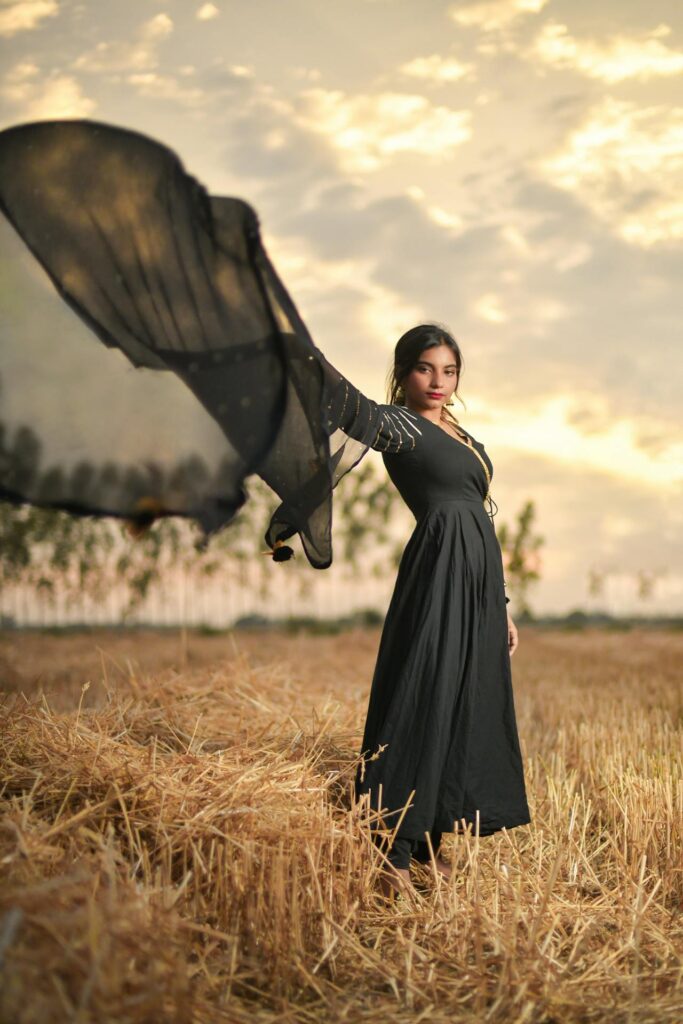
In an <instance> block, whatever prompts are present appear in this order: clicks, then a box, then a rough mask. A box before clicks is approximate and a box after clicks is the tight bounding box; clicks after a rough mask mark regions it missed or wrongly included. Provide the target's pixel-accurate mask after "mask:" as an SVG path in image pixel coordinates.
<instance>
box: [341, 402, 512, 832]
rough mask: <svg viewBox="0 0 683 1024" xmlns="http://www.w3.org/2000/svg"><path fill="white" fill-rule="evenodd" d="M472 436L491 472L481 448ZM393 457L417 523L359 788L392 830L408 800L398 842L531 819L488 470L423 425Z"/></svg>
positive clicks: (376, 681) (374, 692)
mask: <svg viewBox="0 0 683 1024" xmlns="http://www.w3.org/2000/svg"><path fill="white" fill-rule="evenodd" d="M464 433H466V434H467V437H468V438H470V440H471V442H472V444H473V445H475V447H476V449H477V451H478V452H479V453H480V455H481V458H482V459H484V460H485V462H486V464H487V466H488V469H489V474H490V475H491V476H492V475H493V466H492V463H491V460H490V459H489V457H488V455H487V453H486V450H485V448H484V445H483V444H481V443H480V442H478V441H476V440H475V439H474V438H472V437H471V435H470V434H468V433H467V432H466V431H464ZM383 460H384V463H385V465H386V468H387V471H388V473H389V475H390V477H391V479H392V481H393V482H394V484H395V485H396V487H397V488H398V490H399V492H400V494H401V496H402V498H403V500H404V501H405V502H406V504H407V505H408V506H409V508H410V509H411V511H412V512H413V514H414V516H415V519H416V524H415V527H414V530H413V532H412V535H411V537H410V539H409V540H408V543H407V544H406V547H405V549H404V551H403V555H402V557H401V561H400V565H399V570H398V575H397V578H396V584H395V587H394V591H393V595H392V598H391V602H390V605H389V608H388V611H387V615H386V618H385V621H384V627H383V631H382V636H381V640H380V646H379V652H378V656H377V663H376V667H375V672H374V677H373V680H372V688H371V692H370V701H369V707H368V714H367V720H366V724H365V732H364V735H363V741H362V753H363V755H364V763H363V764H361V766H360V768H359V772H358V777H357V780H356V793H357V795H360V794H362V793H370V795H371V801H370V802H371V805H372V808H373V809H374V810H376V811H379V810H386V811H387V813H385V814H384V815H383V817H384V822H385V825H386V826H387V827H388V828H390V829H394V828H395V826H396V824H397V823H398V821H399V818H400V817H401V813H402V809H403V808H404V806H406V805H409V806H408V810H407V811H406V812H405V814H404V815H403V817H402V820H401V824H400V827H399V828H398V830H397V832H396V835H397V836H398V837H399V838H408V839H415V840H422V839H424V836H425V832H429V833H433V832H434V831H438V832H451V831H457V830H458V829H459V828H463V824H462V823H464V824H465V825H466V824H467V823H471V824H472V827H473V830H476V829H477V828H478V831H479V834H480V835H489V834H491V833H493V832H496V831H498V830H499V829H501V828H503V827H505V828H513V827H514V826H516V825H524V824H527V823H528V822H529V821H530V815H529V808H528V805H527V799H526V792H525V785H524V772H523V765H522V758H521V754H520V747H519V739H518V734H517V724H516V718H515V708H514V699H513V691H512V680H511V665H510V655H509V651H508V646H507V613H506V604H505V594H504V583H503V566H502V557H501V550H500V546H499V543H498V540H497V538H496V534H495V530H494V528H493V524H492V522H491V519H490V517H489V515H488V514H487V512H486V510H485V507H484V501H483V499H484V496H485V495H486V493H487V479H486V473H485V471H484V468H483V466H482V465H481V462H480V460H479V458H477V456H476V455H475V454H474V452H473V451H471V450H470V449H469V448H468V447H467V445H466V444H465V443H464V442H462V441H459V440H457V439H456V438H455V437H452V436H451V435H450V434H448V433H447V432H446V431H445V430H444V429H442V428H441V427H440V426H438V424H436V423H434V422H432V421H431V420H428V419H426V418H425V417H420V419H419V423H418V429H417V434H416V443H415V446H414V447H410V448H407V449H405V450H401V451H399V452H395V453H386V452H385V453H384V454H383ZM380 750H381V752H380V753H379V756H378V757H377V758H376V759H371V757H372V755H374V754H376V753H377V752H378V751H380ZM380 794H381V803H380ZM411 796H412V799H411Z"/></svg>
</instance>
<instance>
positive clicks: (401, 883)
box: [379, 864, 415, 897]
mask: <svg viewBox="0 0 683 1024" xmlns="http://www.w3.org/2000/svg"><path fill="white" fill-rule="evenodd" d="M379 884H380V889H381V892H382V895H383V896H385V897H389V896H396V895H399V894H406V895H408V894H410V895H412V894H413V893H414V891H415V890H414V889H413V883H412V882H411V880H410V871H409V870H408V868H396V867H394V865H393V864H388V865H386V866H385V867H384V868H383V869H382V872H381V874H380V882H379Z"/></svg>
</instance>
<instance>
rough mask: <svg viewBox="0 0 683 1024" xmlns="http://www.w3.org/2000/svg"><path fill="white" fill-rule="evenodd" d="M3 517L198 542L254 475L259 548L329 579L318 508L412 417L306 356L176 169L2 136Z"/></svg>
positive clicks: (407, 431)
mask: <svg viewBox="0 0 683 1024" xmlns="http://www.w3.org/2000/svg"><path fill="white" fill-rule="evenodd" d="M0 209H2V212H3V213H4V215H5V217H4V218H3V219H0V324H1V326H0V330H1V334H0V353H1V355H0V498H2V499H3V500H6V501H12V502H15V503H18V504H19V503H30V504H34V505H39V506H43V507H52V508H59V509H64V510H67V511H70V512H72V513H76V514H82V515H112V516H119V517H122V518H126V519H131V520H134V521H138V522H140V523H144V522H149V521H153V520H154V519H155V518H158V517H160V516H166V515H180V516H185V517H189V518H192V519H194V520H195V521H196V522H197V523H198V524H199V526H200V528H201V530H202V532H203V535H204V540H205V542H207V541H208V538H209V537H210V536H211V535H212V534H214V533H215V532H217V531H218V530H220V529H222V528H223V527H224V526H226V525H227V524H228V523H229V522H230V521H231V520H232V519H233V518H234V516H235V514H236V512H237V511H238V510H239V509H240V508H241V507H242V506H243V504H244V503H245V501H246V499H247V490H246V487H245V481H246V479H247V478H248V477H249V476H250V475H251V474H258V475H259V476H260V477H261V478H262V479H263V480H264V481H265V482H266V483H267V484H268V485H269V486H270V487H271V488H272V489H273V490H274V492H275V493H276V494H277V496H278V497H279V499H280V502H281V504H280V505H279V506H278V507H277V508H276V510H275V512H274V514H273V516H272V519H271V522H270V524H269V526H268V530H267V532H266V541H267V543H268V545H269V546H270V547H273V548H274V547H276V546H277V545H278V542H282V541H284V540H285V539H287V538H289V537H291V536H293V535H294V534H295V533H298V534H299V535H300V538H301V541H302V545H303V548H304V551H305V553H306V556H307V558H308V560H309V562H310V563H311V565H313V566H314V567H315V568H319V569H324V568H326V567H327V566H329V565H330V563H331V561H332V547H331V515H332V490H333V488H334V486H336V484H337V483H338V481H339V480H340V479H341V477H342V476H343V475H344V473H346V472H347V471H348V470H349V469H350V468H351V467H352V466H354V465H356V464H357V463H358V462H359V461H360V459H361V458H362V457H363V456H364V455H365V453H366V452H367V451H368V449H369V448H370V447H372V448H375V449H377V450H380V451H385V452H398V451H401V450H403V449H406V448H408V447H411V446H414V444H415V436H416V432H415V429H414V424H415V421H416V416H415V414H414V413H412V412H410V411H409V410H407V409H404V408H401V407H395V406H390V405H381V404H378V403H376V402H374V401H372V400H371V399H368V398H366V396H364V395H363V394H361V393H360V392H359V391H358V389H356V388H355V387H354V386H353V385H352V384H351V383H350V382H349V381H348V380H347V379H346V378H345V377H344V376H343V375H342V374H340V373H339V372H338V371H337V370H336V369H335V368H334V367H333V366H332V365H331V364H330V363H329V362H328V361H327V360H326V359H325V357H324V356H323V355H322V353H321V352H320V351H319V349H318V348H317V347H316V346H315V344H314V343H313V341H312V339H311V337H310V335H309V332H308V330H307V329H306V326H305V324H304V323H303V321H302V319H301V317H300V316H299V314H298V312H297V310H296V307H295V305H294V303H293V302H292V300H291V297H290V296H289V295H288V293H287V291H286V289H285V287H284V285H283V284H282V282H281V280H280V279H279V277H278V274H277V273H276V271H275V269H274V267H273V265H272V263H271V261H270V260H269V258H268V255H267V253H266V251H265V249H264V246H263V243H262V240H261V237H260V231H259V221H258V216H257V214H256V211H255V210H254V209H253V208H252V207H251V206H250V205H249V204H248V203H246V202H244V201H243V200H241V199H238V198H230V197H216V196H211V195H210V194H209V193H208V192H207V190H206V189H205V188H204V186H203V185H201V184H200V182H198V181H197V180H196V179H195V178H194V177H192V176H191V175H189V174H188V173H187V172H186V171H185V169H184V167H183V165H182V163H181V161H180V160H179V158H178V157H177V155H176V154H175V153H174V152H173V151H172V150H171V149H169V148H168V147H167V146H164V145H162V144H160V143H158V142H156V141H154V140H152V139H150V138H148V137H147V136H145V135H142V134H140V133H138V132H134V131H130V130H127V129H124V128H120V127H117V126H113V125H108V124H103V123H99V122H95V121H90V120H68V121H42V122H31V123H27V124H21V125H16V126H14V127H12V128H9V129H6V130H5V131H3V132H0Z"/></svg>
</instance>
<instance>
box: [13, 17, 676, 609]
mask: <svg viewBox="0 0 683 1024" xmlns="http://www.w3.org/2000/svg"><path fill="white" fill-rule="evenodd" d="M0 46H1V47H2V71H1V74H0V127H7V126H8V125H11V124H15V123H18V122H22V121H30V120H40V119H43V118H55V117H88V118H93V119H96V120H102V121H108V122H111V123H114V124H119V125H123V126H127V127H131V128H135V129H137V130H138V131H142V132H145V133H146V134H148V135H151V136H152V137H154V138H156V139H158V140H159V141H162V142H164V143H166V144H167V145H169V146H171V147H172V148H173V149H175V150H176V152H177V153H178V154H179V155H180V157H181V159H182V160H183V163H184V165H185V167H186V169H187V170H188V171H189V172H190V173H192V174H194V175H195V176H196V177H198V178H199V179H200V180H201V181H202V182H203V183H204V184H205V185H206V186H207V188H208V189H209V191H210V192H212V193H214V194H218V195H236V196H240V197H242V198H244V199H246V200H248V201H249V202H250V203H252V205H253V206H254V207H255V208H256V209H257V211H258V213H259V217H260V220H261V225H262V234H263V238H264V241H265V244H266V247H267V248H268V250H269V252H270V255H271V257H272V259H273V261H274V263H275V265H276V267H277V268H278V270H279V272H280V274H281V275H282V277H283V279H284V281H285V283H286V284H287V287H288V288H289V290H290V292H291V294H292V296H293V298H294V299H295V301H296V303H297V305H298V307H299V310H300V312H301V313H302V315H303V318H304V320H305V321H306V322H307V324H308V326H309V328H310V330H311V333H312V335H313V337H314V339H315V340H316V344H317V345H318V346H319V347H320V348H321V349H322V351H323V352H324V353H325V355H326V356H327V358H328V359H329V360H330V361H331V362H332V363H334V364H335V365H336V366H337V367H338V368H339V369H340V370H341V371H342V372H343V373H344V374H345V375H346V376H347V377H349V379H350V380H351V381H352V382H353V383H354V384H355V385H356V386H358V387H360V388H361V390H363V391H364V392H365V393H366V394H367V395H369V396H370V397H373V398H375V399H376V400H377V401H386V397H385V392H384V382H385V378H386V374H387V371H388V369H389V366H390V363H391V358H392V353H393V348H394V345H395V343H396V341H397V340H398V337H399V336H400V335H401V334H402V333H403V331H405V330H407V329H408V328H409V327H411V326H413V325H414V324H416V323H419V322H421V321H423V320H436V321H439V322H441V323H444V324H445V325H447V326H448V327H449V328H450V329H451V331H452V332H453V333H454V335H455V336H456V338H457V339H458V341H459V343H460V345H461V348H462V350H463V354H464V360H465V371H464V374H463V376H462V381H461V386H460V393H461V396H462V398H463V399H464V401H465V403H466V409H464V408H463V407H462V406H461V405H458V406H457V407H456V415H458V416H459V418H460V419H461V421H462V422H463V424H464V425H465V427H466V428H467V429H468V430H469V431H470V433H472V434H474V436H475V437H476V438H478V439H479V440H480V441H482V442H483V443H484V444H485V445H486V450H487V452H488V453H489V455H490V457H491V459H492V461H493V463H494V467H495V470H494V477H493V483H492V494H493V496H494V499H495V501H496V502H497V504H498V506H499V512H498V516H497V519H496V522H497V523H500V522H511V521H512V520H513V519H514V518H515V517H516V515H517V513H518V511H519V510H520V509H521V507H522V505H523V503H524V502H525V501H527V500H533V501H534V502H535V505H536V511H537V530H538V532H540V533H541V534H542V535H543V537H544V538H545V544H544V547H543V566H542V572H543V580H542V582H541V583H540V585H538V586H537V587H536V589H535V591H534V593H533V606H534V609H535V610H536V611H538V612H543V611H548V612H562V611H565V610H568V609H571V608H574V607H578V606H584V607H594V606H596V605H601V606H603V607H606V608H608V609H609V610H612V611H640V612H643V613H647V612H648V611H653V612H654V611H660V612H670V613H675V612H678V613H679V614H680V613H681V612H683V564H682V562H683V560H682V559H681V554H680V551H681V533H682V531H683V501H682V499H683V435H682V431H681V418H682V417H681V403H682V393H683V356H682V355H681V352H682V349H683V331H682V322H683V288H682V287H681V277H682V270H683V258H682V255H683V244H682V243H683V87H682V83H683V6H682V5H681V2H680V0H662V2H658V0H653V2H644V0H628V2H627V0H604V2H603V3H595V0H591V2H590V3H589V2H586V0H484V2H477V0H475V2H455V3H439V2H434V0H413V2H401V0H346V2H344V3H341V2H334V0H330V2H328V3H313V2H306V0H298V2H294V0H269V2H265V0H252V2H250V3H248V4H247V3H245V2H243V3H237V2H235V0H233V2H225V0H220V2H216V3H204V4H202V3H193V2H188V0H176V2H173V0H136V2H134V3H133V2H129V0H117V2H116V3H114V4H104V3H96V2H92V3H77V2H71V0H24V2H7V0H1V2H0ZM369 458H373V459H376V460H377V462H378V466H379V468H381V466H382V464H381V458H380V457H379V455H376V454H374V453H373V454H372V455H370V456H369ZM591 570H598V571H606V572H608V573H611V574H612V577H611V583H609V585H608V587H607V590H606V593H605V595H604V598H603V599H601V600H598V601H596V600H595V599H591V598H590V597H589V595H588V574H589V572H590V571H591ZM311 571H313V570H311ZM639 571H645V572H658V573H661V574H662V575H661V578H660V580H659V582H658V584H657V586H656V588H655V592H654V596H653V597H652V598H651V599H650V600H649V601H644V600H639V599H638V596H637V590H636V585H635V582H634V579H635V574H636V573H638V572H639Z"/></svg>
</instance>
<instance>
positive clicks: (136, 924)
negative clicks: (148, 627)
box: [0, 628, 683, 1024]
mask: <svg viewBox="0 0 683 1024" xmlns="http://www.w3.org/2000/svg"><path fill="white" fill-rule="evenodd" d="M378 642H379V631H378V630H367V631H365V630H357V631H354V632H353V633H345V634H343V635H339V636H335V635H329V636H321V635H318V636H311V635H307V634H304V633H299V634H291V633H285V632H276V631H254V632H247V631H235V632H231V633H226V634H224V635H217V636H202V635H200V634H198V633H194V632H191V631H190V632H188V633H187V634H185V635H181V634H179V633H167V632H154V631H139V632H138V631H135V632H130V633H127V632H110V631H106V630H93V631H89V632H87V633H83V634H65V635H61V636H60V635H56V634H50V633H38V632H36V633H22V632H15V631H7V632H4V633H1V634H0V676H1V680H2V689H3V691H4V693H3V695H2V697H1V698H0V699H1V706H2V717H3V722H2V734H1V735H2V739H1V741H0V750H1V757H2V771H1V777H2V783H1V789H0V796H1V800H2V808H1V814H2V819H1V828H0V879H1V883H2V888H1V890H0V961H1V963H2V978H1V985H0V1019H1V1020H2V1021H7V1022H16V1024H34V1022H35V1024H38V1022H40V1024H45V1022H47V1024H51V1022H61V1021H67V1020H68V1021H78V1022H84V1024H85V1022H93V1024H94V1022H102V1021H121V1022H123V1021H125V1022H130V1024H138V1022H143V1021H144V1022H147V1021H148V1022H150V1024H151V1022H155V1024H156V1022H167V1021H168V1022H170V1021H176V1022H185V1021H187V1022H204V1021H206V1022H213V1021H216V1022H220V1021H226V1022H228V1021H229V1022H241V1021H244V1022H246V1021H257V1022H264V1024H265V1022H268V1024H270V1022H275V1021H277V1022H292V1024H294V1022H297V1024H299V1022H301V1024H304V1022H318V1021H322V1022H326V1021H329V1022H332V1021H348V1022H351V1024H355V1022H361V1021H368V1022H369V1021H377V1022H380V1021H381V1022H385V1021H387V1020H389V1021H399V1022H404V1021H405V1022H408V1021H410V1022H415V1024H417V1022H418V1021H438V1022H444V1024H446V1022H449V1024H452V1022H457V1021H486V1022H489V1021H490V1022H501V1024H502V1022H505V1024H511V1022H528V1024H535V1022H538V1024H554V1022H557V1024H560V1022H561V1024H571V1022H579V1021H580V1022H587V1021H609V1022H624V1024H626V1022H638V1024H649V1022H671V1024H679V1022H680V1021H681V1020H682V1019H683V916H682V914H681V911H682V909H683V779H682V767H681V766H682V758H681V754H682V751H683V744H682V735H683V691H682V688H681V685H680V676H681V664H682V663H683V635H680V634H678V633H674V632H669V633H667V632H655V631H649V630H632V631H629V632H601V631H585V632H559V631H558V632H544V631H540V630H538V631H537V630H534V629H532V628H522V629H521V630H520V648H519V651H518V652H517V653H516V654H515V655H514V657H513V673H514V681H515V695H516V707H517V716H518V725H519V732H520V738H521V742H522V750H523V754H524V758H525V770H526V778H527V787H528V794H529V804H530V807H531V812H532V818H533V822H532V824H531V825H529V826H524V827H522V828H518V829H512V830H511V831H510V832H509V833H499V834H497V835H495V836H492V837H488V838H482V839H479V838H478V837H476V836H471V835H465V836H463V835H460V836H449V837H448V842H447V845H446V851H447V854H448V855H450V857H451V859H452V862H453V864H454V866H455V870H454V874H453V878H452V880H451V881H450V882H449V883H445V882H443V881H441V880H438V881H437V880H436V878H435V877H434V876H433V874H432V872H431V870H430V869H429V868H427V869H425V868H419V869H418V868H416V869H415V872H414V880H415V882H416V885H417V886H418V887H419V890H418V898H417V901H416V902H415V904H414V905H413V904H411V903H410V902H402V903H399V904H395V905H388V904H387V903H386V902H384V901H383V900H382V899H381V898H380V897H379V894H378V891H377V884H376V882H377V872H378V869H379V866H380V859H379V856H378V854H377V852H376V851H375V849H374V848H373V846H372V844H371V843H370V841H369V839H368V835H367V829H366V824H365V823H364V822H363V820H362V815H361V810H362V808H359V807H358V806H354V805H353V803H352V799H351V794H352V783H353V777H354V772H355V767H356V755H357V750H358V746H359V743H360V737H361V733H362V726H363V720H364V715H365V710H366V704H367V696H368V689H369V683H370V679H371V675H372V668H373V664H374V658H375V655H376V651H377V645H378ZM350 651H351V652H352V656H351V657H350V656H349V652H350Z"/></svg>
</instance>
